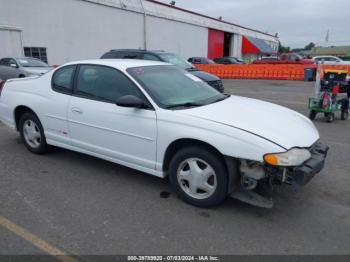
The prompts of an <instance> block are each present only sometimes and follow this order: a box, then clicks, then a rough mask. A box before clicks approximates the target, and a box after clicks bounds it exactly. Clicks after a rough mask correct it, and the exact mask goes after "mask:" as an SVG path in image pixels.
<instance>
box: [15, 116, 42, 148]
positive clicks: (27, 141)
mask: <svg viewBox="0 0 350 262" xmlns="http://www.w3.org/2000/svg"><path fill="white" fill-rule="evenodd" d="M19 131H20V134H21V138H22V141H23V143H24V145H25V146H26V148H27V149H28V150H29V151H30V152H32V153H35V154H44V153H46V152H47V149H48V145H47V143H46V138H45V134H44V129H43V127H42V125H41V123H40V120H39V119H38V117H37V116H36V115H34V114H33V113H30V112H28V113H24V114H23V115H22V116H21V118H20V120H19Z"/></svg>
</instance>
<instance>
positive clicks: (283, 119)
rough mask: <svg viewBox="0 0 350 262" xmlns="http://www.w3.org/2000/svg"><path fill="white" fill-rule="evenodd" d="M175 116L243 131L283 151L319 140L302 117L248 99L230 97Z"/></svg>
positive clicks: (283, 108) (314, 130)
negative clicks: (187, 117)
mask: <svg viewBox="0 0 350 262" xmlns="http://www.w3.org/2000/svg"><path fill="white" fill-rule="evenodd" d="M178 112H180V114H186V115H190V116H192V117H197V118H201V119H205V120H207V121H212V122H216V123H220V124H223V125H227V126H231V127H233V128H238V129H241V130H244V131H246V132H249V133H252V134H254V135H257V136H259V137H262V138H264V139H266V140H269V141H271V142H273V143H275V144H278V145H279V146H281V147H283V148H285V149H290V148H292V147H310V146H311V145H312V144H313V143H315V142H316V141H317V140H318V139H319V134H318V131H317V129H316V128H315V126H314V124H313V123H312V122H311V121H310V120H309V119H308V118H306V117H305V116H303V115H301V114H299V113H297V112H295V111H293V110H290V109H288V108H285V107H282V106H279V105H275V104H271V103H268V102H264V101H260V100H256V99H251V98H245V97H239V96H231V97H229V98H227V99H225V100H223V101H220V102H217V103H213V104H209V105H206V106H201V107H195V108H191V109H186V110H179V111H178Z"/></svg>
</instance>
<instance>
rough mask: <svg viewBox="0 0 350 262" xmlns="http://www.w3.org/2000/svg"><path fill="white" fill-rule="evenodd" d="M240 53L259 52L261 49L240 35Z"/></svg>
mask: <svg viewBox="0 0 350 262" xmlns="http://www.w3.org/2000/svg"><path fill="white" fill-rule="evenodd" d="M242 53H243V54H260V53H261V50H260V49H259V48H258V47H256V46H255V45H254V44H253V43H252V42H251V41H250V40H249V39H248V38H247V37H245V36H242Z"/></svg>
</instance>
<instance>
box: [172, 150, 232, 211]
mask: <svg viewBox="0 0 350 262" xmlns="http://www.w3.org/2000/svg"><path fill="white" fill-rule="evenodd" d="M169 180H170V183H171V185H172V187H173V190H174V191H175V192H176V194H177V195H178V196H179V197H180V198H181V199H183V200H184V201H186V202H187V203H189V204H192V205H195V206H198V207H212V206H216V205H219V204H220V203H222V202H223V201H224V200H225V198H226V197H227V194H228V176H227V171H226V167H225V164H224V162H223V160H222V159H221V158H220V157H219V156H217V155H216V154H214V153H213V152H211V151H210V150H207V149H205V148H203V147H188V148H183V149H181V150H179V151H178V152H177V153H176V154H175V155H174V157H173V158H172V160H171V161H170V164H169Z"/></svg>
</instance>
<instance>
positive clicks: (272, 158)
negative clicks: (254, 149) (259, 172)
mask: <svg viewBox="0 0 350 262" xmlns="http://www.w3.org/2000/svg"><path fill="white" fill-rule="evenodd" d="M264 160H265V162H266V163H268V164H270V165H272V166H277V165H278V157H277V156H276V155H265V156H264Z"/></svg>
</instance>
